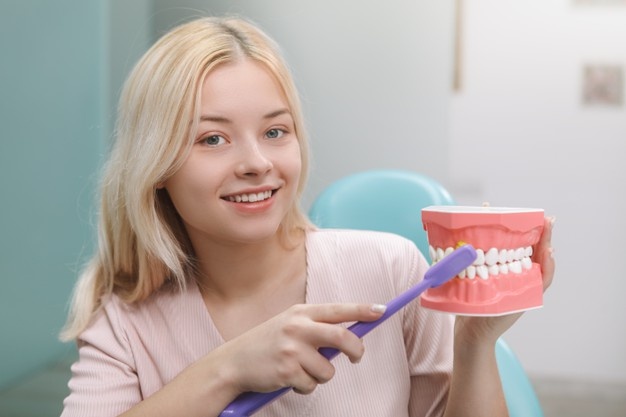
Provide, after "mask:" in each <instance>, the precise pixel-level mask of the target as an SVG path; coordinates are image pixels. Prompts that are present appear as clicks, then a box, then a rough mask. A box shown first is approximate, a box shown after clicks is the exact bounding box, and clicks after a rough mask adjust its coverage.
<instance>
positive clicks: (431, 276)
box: [219, 244, 476, 417]
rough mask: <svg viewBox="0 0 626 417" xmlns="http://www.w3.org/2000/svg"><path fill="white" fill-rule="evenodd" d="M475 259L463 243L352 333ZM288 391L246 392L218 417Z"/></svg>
mask: <svg viewBox="0 0 626 417" xmlns="http://www.w3.org/2000/svg"><path fill="white" fill-rule="evenodd" d="M475 259H476V251H475V250H474V248H473V247H472V246H471V245H468V244H466V245H464V246H461V247H459V248H458V249H456V250H455V251H454V252H452V253H451V254H449V255H448V256H446V257H445V258H443V259H442V260H441V261H439V262H437V263H436V264H434V265H433V266H432V267H430V268H429V269H428V270H427V271H426V273H425V274H424V279H423V280H422V281H420V282H419V283H418V284H416V285H415V286H413V287H411V288H409V289H408V290H407V291H405V292H403V293H402V294H400V295H399V296H397V297H396V298H394V299H393V300H391V301H390V302H389V303H387V309H386V310H385V313H383V315H382V316H381V317H380V318H379V319H378V320H374V321H369V322H364V321H359V322H356V323H354V324H353V325H352V326H350V327H348V330H350V331H351V332H352V333H354V334H355V335H357V336H358V337H363V336H365V335H366V334H367V333H369V332H370V331H371V330H373V329H374V328H376V327H377V326H378V325H379V324H381V323H382V322H384V321H385V320H387V319H388V318H389V317H391V316H392V315H394V314H395V313H396V312H397V311H398V310H400V309H401V308H402V307H404V306H405V305H407V304H408V303H409V302H410V301H412V300H414V299H416V298H417V297H418V296H419V295H420V294H421V293H422V292H424V291H425V290H427V289H428V288H433V287H438V286H440V285H442V284H444V283H445V282H447V281H448V280H450V279H452V278H453V277H455V276H456V275H458V274H459V272H461V271H462V270H464V269H465V268H467V267H468V266H470V265H471V264H472V263H473V262H474V260H475ZM319 352H320V353H321V354H322V355H323V356H324V357H325V358H326V359H328V360H331V359H333V358H334V357H335V356H337V355H338V354H339V353H340V351H339V350H338V349H335V348H328V347H322V348H320V349H319ZM290 390H291V387H285V388H281V389H279V390H276V391H273V392H266V393H259V392H245V393H243V394H241V395H240V396H238V397H237V398H235V400H234V401H233V402H232V403H230V404H229V405H228V406H227V407H226V408H225V409H224V411H222V412H221V413H220V415H219V417H249V416H251V415H252V414H254V413H256V412H257V411H258V410H259V409H260V408H261V407H263V406H265V405H267V404H269V403H270V402H272V401H274V400H276V399H277V398H278V397H280V396H281V395H283V394H286V393H287V392H289V391H290Z"/></svg>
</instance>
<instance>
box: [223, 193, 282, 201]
mask: <svg viewBox="0 0 626 417" xmlns="http://www.w3.org/2000/svg"><path fill="white" fill-rule="evenodd" d="M271 196H272V191H271V190H268V191H263V192H261V193H251V194H238V195H231V196H228V201H230V202H233V203H248V202H250V203H255V202H257V201H263V200H267V199H268V198H270V197H271Z"/></svg>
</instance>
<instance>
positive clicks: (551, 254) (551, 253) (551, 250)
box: [548, 248, 554, 259]
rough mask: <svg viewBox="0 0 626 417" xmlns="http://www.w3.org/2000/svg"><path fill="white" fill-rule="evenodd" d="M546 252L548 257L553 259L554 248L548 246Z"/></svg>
mask: <svg viewBox="0 0 626 417" xmlns="http://www.w3.org/2000/svg"><path fill="white" fill-rule="evenodd" d="M548 253H549V254H550V258H551V259H554V248H548Z"/></svg>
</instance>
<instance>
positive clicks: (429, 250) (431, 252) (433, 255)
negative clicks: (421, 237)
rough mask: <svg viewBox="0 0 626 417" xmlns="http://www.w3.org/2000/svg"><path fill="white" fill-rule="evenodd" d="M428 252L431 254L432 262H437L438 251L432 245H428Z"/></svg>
mask: <svg viewBox="0 0 626 417" xmlns="http://www.w3.org/2000/svg"><path fill="white" fill-rule="evenodd" d="M428 253H429V255H430V260H431V261H432V263H435V262H437V251H436V250H435V248H433V247H432V246H430V245H428Z"/></svg>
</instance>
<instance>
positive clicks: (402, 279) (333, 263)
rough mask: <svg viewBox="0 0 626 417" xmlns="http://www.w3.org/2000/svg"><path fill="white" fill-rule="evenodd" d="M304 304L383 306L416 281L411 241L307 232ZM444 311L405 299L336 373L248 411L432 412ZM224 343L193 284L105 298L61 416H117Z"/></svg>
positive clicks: (448, 365) (444, 353) (445, 378)
mask: <svg viewBox="0 0 626 417" xmlns="http://www.w3.org/2000/svg"><path fill="white" fill-rule="evenodd" d="M306 250H307V274H308V275H307V289H306V302H307V303H329V302H332V303H336V302H363V303H386V302H388V301H389V300H391V299H392V298H394V297H395V296H396V295H398V294H400V293H401V292H403V291H405V290H406V289H407V288H409V287H410V286H412V285H414V284H415V283H416V282H418V281H419V280H421V279H422V277H423V275H424V272H425V270H426V268H427V267H428V265H427V264H426V261H425V260H424V258H423V257H422V256H421V254H420V253H419V251H418V250H417V248H416V247H415V245H414V244H413V243H412V242H410V241H408V240H406V239H403V238H401V237H398V236H395V235H391V234H387V233H378V232H361V231H348V230H319V231H314V232H309V233H308V235H307V241H306ZM452 337H453V336H452V318H451V317H450V316H448V315H445V314H441V313H436V312H430V311H428V310H425V309H422V308H421V307H420V306H419V302H417V301H415V302H412V303H410V304H409V305H408V306H407V307H405V308H404V309H402V310H401V311H400V312H398V313H397V314H396V315H394V316H392V317H390V318H389V319H388V320H387V321H386V322H385V323H384V324H382V325H381V326H379V327H378V328H376V329H375V330H373V331H372V332H371V333H370V334H368V335H366V336H365V339H364V341H365V346H366V349H365V355H364V357H363V359H362V360H361V362H360V363H359V364H352V363H350V361H348V360H347V358H346V357H345V356H343V355H340V356H338V357H337V358H335V359H334V360H333V364H334V366H335V368H336V373H335V377H334V378H333V379H332V380H331V381H330V382H328V383H326V384H323V385H320V386H318V387H317V389H316V390H315V391H314V392H313V393H312V394H310V395H299V394H296V393H294V392H289V393H287V394H286V395H284V396H283V397H281V398H280V399H278V400H277V401H275V402H273V403H272V404H270V405H269V406H267V407H265V408H262V409H261V410H260V411H259V412H257V413H256V414H255V416H258V417H268V416H284V417H286V416H315V417H332V416H359V417H362V416H377V417H387V416H389V417H403V416H412V417H413V416H440V415H441V414H442V413H443V408H444V405H445V401H446V398H447V392H448V388H449V378H450V374H451V370H452ZM222 343H224V340H223V338H222V337H221V336H220V334H219V332H218V331H217V329H216V327H215V325H214V324H213V322H212V320H211V316H210V315H209V313H208V311H207V309H206V306H205V305H204V302H203V300H202V297H201V295H200V292H199V290H198V287H197V286H196V285H195V284H191V285H189V286H188V289H187V291H185V292H180V291H173V290H166V289H162V290H161V291H158V292H157V293H155V294H154V295H153V296H151V297H150V298H149V299H148V300H146V301H144V302H142V303H140V304H138V305H132V306H131V305H127V304H125V303H123V302H122V301H121V300H120V299H119V298H117V297H115V296H114V297H112V298H111V299H109V300H108V302H106V303H105V306H104V308H103V310H102V312H101V313H100V314H98V316H97V318H96V320H95V321H94V322H93V323H92V324H91V325H90V327H89V328H88V329H87V330H85V331H84V333H83V334H82V335H81V337H80V338H79V340H78V347H79V360H78V361H77V362H76V363H75V364H74V365H73V366H72V372H73V376H72V379H71V380H70V382H69V387H70V395H69V396H68V397H67V398H66V399H65V401H64V411H63V414H62V417H73V416H77V417H78V416H81V417H84V416H89V417H99V416H102V417H104V416H117V415H119V414H121V413H123V412H124V411H126V410H128V409H129V408H131V407H132V406H133V405H135V404H137V403H138V402H140V401H142V400H143V399H144V398H147V397H149V396H150V395H152V394H154V393H155V392H156V391H158V390H159V389H161V388H162V387H163V386H164V385H165V384H167V383H168V382H169V381H171V380H172V379H173V378H174V377H175V376H176V375H177V374H178V373H180V372H181V371H182V370H183V369H185V368H186V367H187V366H189V365H190V364H192V363H193V362H195V361H197V360H198V359H199V358H201V357H202V356H204V355H206V354H207V353H208V352H210V351H211V350H213V349H215V348H216V347H218V346H219V345H221V344H222Z"/></svg>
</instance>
